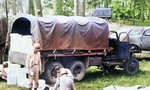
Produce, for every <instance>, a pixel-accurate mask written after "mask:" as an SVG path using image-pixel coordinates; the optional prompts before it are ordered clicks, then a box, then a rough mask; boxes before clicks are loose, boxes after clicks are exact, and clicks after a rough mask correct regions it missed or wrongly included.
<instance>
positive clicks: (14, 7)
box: [12, 0, 16, 15]
mask: <svg viewBox="0 0 150 90" xmlns="http://www.w3.org/2000/svg"><path fill="white" fill-rule="evenodd" d="M12 1H13V2H12V9H13V15H16V0H12Z"/></svg>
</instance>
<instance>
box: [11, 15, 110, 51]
mask: <svg viewBox="0 0 150 90" xmlns="http://www.w3.org/2000/svg"><path fill="white" fill-rule="evenodd" d="M19 18H25V19H27V20H29V21H30V23H31V25H30V29H31V35H32V36H33V38H34V39H35V41H40V44H41V45H42V49H43V50H55V49H56V50H68V49H72V50H74V49H76V50H101V49H107V48H108V47H109V39H108V34H109V30H108V23H107V21H106V20H104V19H101V18H97V17H80V16H71V17H66V16H50V17H35V16H32V15H28V14H23V15H17V16H16V17H15V18H14V20H13V22H15V21H16V20H17V19H19ZM21 20H22V19H21ZM13 22H12V28H11V32H13V26H14V23H13ZM21 22H23V21H21ZM26 25H27V26H29V25H28V24H26Z"/></svg>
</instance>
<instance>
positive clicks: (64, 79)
mask: <svg viewBox="0 0 150 90" xmlns="http://www.w3.org/2000/svg"><path fill="white" fill-rule="evenodd" d="M54 90H75V85H74V81H73V80H72V78H70V77H68V72H67V70H66V69H65V68H61V70H60V77H59V78H58V80H57V82H56V83H55V86H54Z"/></svg>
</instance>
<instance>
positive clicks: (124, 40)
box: [118, 32, 130, 59]
mask: <svg viewBox="0 0 150 90" xmlns="http://www.w3.org/2000/svg"><path fill="white" fill-rule="evenodd" d="M118 58H119V59H129V58H130V44H129V36H128V34H127V33H126V32H122V33H120V34H119V40H118Z"/></svg>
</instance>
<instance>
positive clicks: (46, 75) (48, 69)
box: [43, 62, 63, 84]
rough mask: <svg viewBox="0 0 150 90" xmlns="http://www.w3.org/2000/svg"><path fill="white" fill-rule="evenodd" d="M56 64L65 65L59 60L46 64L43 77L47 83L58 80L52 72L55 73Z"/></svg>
mask: <svg viewBox="0 0 150 90" xmlns="http://www.w3.org/2000/svg"><path fill="white" fill-rule="evenodd" d="M56 66H61V67H63V65H62V64H61V63H59V62H52V63H47V64H46V66H45V72H44V77H43V78H44V80H45V81H46V83H47V84H54V83H55V82H56V78H55V77H53V76H52V74H53V73H55V72H54V71H53V70H54V68H55V67H56Z"/></svg>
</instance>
